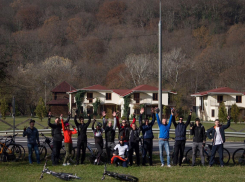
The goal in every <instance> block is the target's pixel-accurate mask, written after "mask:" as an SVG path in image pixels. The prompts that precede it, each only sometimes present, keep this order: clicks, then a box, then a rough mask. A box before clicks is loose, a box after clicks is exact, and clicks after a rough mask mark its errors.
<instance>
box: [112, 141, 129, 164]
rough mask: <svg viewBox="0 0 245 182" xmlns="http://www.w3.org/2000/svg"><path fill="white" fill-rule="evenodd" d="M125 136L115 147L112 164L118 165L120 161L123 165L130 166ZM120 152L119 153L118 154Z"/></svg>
mask: <svg viewBox="0 0 245 182" xmlns="http://www.w3.org/2000/svg"><path fill="white" fill-rule="evenodd" d="M124 140H125V139H124V138H123V137H121V138H120V141H119V144H117V145H116V146H115V148H114V151H115V152H114V153H113V157H112V158H111V164H113V163H114V164H115V165H116V167H117V166H118V165H119V162H122V166H123V167H128V150H129V148H128V145H127V144H125V142H124ZM116 153H118V155H117V154H116Z"/></svg>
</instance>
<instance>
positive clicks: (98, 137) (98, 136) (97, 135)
mask: <svg viewBox="0 0 245 182" xmlns="http://www.w3.org/2000/svg"><path fill="white" fill-rule="evenodd" d="M95 122H96V120H95V118H94V121H93V124H92V130H93V133H94V141H95V147H96V148H97V150H98V154H97V157H96V159H95V161H94V164H95V165H96V164H97V165H99V164H100V157H101V155H102V153H103V128H102V124H101V123H100V122H97V124H96V128H94V124H95Z"/></svg>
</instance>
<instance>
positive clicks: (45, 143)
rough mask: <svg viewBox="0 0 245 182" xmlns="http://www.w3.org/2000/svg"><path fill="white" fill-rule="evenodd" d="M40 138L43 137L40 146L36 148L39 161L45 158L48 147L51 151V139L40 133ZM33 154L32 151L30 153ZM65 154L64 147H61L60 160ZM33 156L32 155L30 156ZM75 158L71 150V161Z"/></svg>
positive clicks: (73, 151)
mask: <svg viewBox="0 0 245 182" xmlns="http://www.w3.org/2000/svg"><path fill="white" fill-rule="evenodd" d="M41 136H43V137H44V141H43V143H42V144H41V145H39V146H38V149H39V156H40V161H42V160H44V159H45V157H46V156H47V147H46V146H48V147H49V149H50V150H51V151H52V150H53V139H52V138H49V137H46V136H45V135H44V134H43V133H41ZM32 153H33V154H35V152H34V150H33V151H32ZM65 154H66V150H65V147H64V145H62V147H61V149H60V160H63V159H64V157H65ZM32 156H34V155H32ZM74 157H75V149H74V148H73V149H72V152H71V159H72V160H73V159H74ZM33 160H34V161H35V160H36V159H35V158H34V157H33Z"/></svg>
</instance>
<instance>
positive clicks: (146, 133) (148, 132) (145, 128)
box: [139, 113, 156, 139]
mask: <svg viewBox="0 0 245 182" xmlns="http://www.w3.org/2000/svg"><path fill="white" fill-rule="evenodd" d="M155 120H156V117H155V113H152V121H151V122H150V123H149V124H148V125H146V124H145V123H142V114H140V117H139V124H140V130H141V131H142V134H143V138H144V139H153V138H154V135H153V132H152V127H153V125H154V123H155Z"/></svg>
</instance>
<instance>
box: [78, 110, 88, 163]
mask: <svg viewBox="0 0 245 182" xmlns="http://www.w3.org/2000/svg"><path fill="white" fill-rule="evenodd" d="M79 121H80V123H78V122H77V110H76V113H75V117H74V122H75V124H76V126H77V130H78V137H77V138H78V140H77V158H76V159H77V165H79V159H80V154H81V153H80V150H81V149H82V158H81V164H83V163H84V160H85V156H86V148H87V128H88V126H89V125H90V123H91V117H90V114H88V122H87V123H84V118H83V117H82V116H80V117H79Z"/></svg>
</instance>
